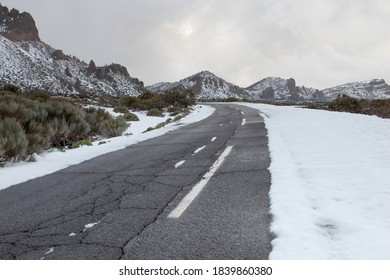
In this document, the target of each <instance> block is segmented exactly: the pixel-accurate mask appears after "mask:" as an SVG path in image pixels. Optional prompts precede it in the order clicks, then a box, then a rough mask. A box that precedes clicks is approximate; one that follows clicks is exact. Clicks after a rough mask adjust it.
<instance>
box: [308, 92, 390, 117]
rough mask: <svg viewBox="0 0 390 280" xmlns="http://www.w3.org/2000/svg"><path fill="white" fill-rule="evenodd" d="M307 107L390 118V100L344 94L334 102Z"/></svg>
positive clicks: (313, 104)
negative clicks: (368, 98)
mask: <svg viewBox="0 0 390 280" xmlns="http://www.w3.org/2000/svg"><path fill="white" fill-rule="evenodd" d="M305 107H306V108H309V109H320V110H329V111H337V112H349V113H357V114H365V115H375V116H378V117H381V118H390V99H375V100H366V99H356V98H353V97H350V96H348V95H345V94H342V95H339V96H338V97H337V98H336V99H335V100H333V101H330V102H321V103H312V104H309V105H306V106H305Z"/></svg>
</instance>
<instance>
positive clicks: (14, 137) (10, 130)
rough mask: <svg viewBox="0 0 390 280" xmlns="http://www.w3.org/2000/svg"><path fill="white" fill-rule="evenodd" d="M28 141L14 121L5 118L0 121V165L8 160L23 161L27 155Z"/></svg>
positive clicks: (20, 127)
mask: <svg viewBox="0 0 390 280" xmlns="http://www.w3.org/2000/svg"><path fill="white" fill-rule="evenodd" d="M27 147H28V140H27V137H26V134H25V133H24V131H23V128H22V126H21V125H20V124H19V123H18V122H17V120H16V119H11V118H6V119H3V120H1V121H0V163H1V162H6V161H9V160H14V161H18V160H21V159H24V158H25V156H26V154H27Z"/></svg>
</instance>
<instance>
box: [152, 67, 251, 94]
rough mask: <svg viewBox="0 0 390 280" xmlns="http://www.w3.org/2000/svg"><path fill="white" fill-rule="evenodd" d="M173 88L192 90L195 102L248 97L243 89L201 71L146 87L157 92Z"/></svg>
mask: <svg viewBox="0 0 390 280" xmlns="http://www.w3.org/2000/svg"><path fill="white" fill-rule="evenodd" d="M173 88H185V89H192V90H193V92H194V93H195V97H196V99H197V100H215V99H221V98H228V97H236V98H249V97H250V96H249V94H248V93H247V92H246V91H245V90H244V89H242V88H240V87H238V86H235V85H233V84H231V83H229V82H227V81H225V80H223V79H221V78H219V77H217V76H216V75H214V74H213V73H211V72H209V71H202V72H200V73H197V74H195V75H192V76H190V77H187V78H185V79H182V80H180V81H178V82H175V83H158V84H155V85H152V86H149V87H147V89H149V90H152V91H157V92H164V91H167V90H170V89H173Z"/></svg>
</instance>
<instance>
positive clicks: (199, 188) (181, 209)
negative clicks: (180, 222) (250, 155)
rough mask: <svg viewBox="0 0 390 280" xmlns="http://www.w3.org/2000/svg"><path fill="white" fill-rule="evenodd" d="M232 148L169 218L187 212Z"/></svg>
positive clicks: (223, 154) (222, 155) (229, 147)
mask: <svg viewBox="0 0 390 280" xmlns="http://www.w3.org/2000/svg"><path fill="white" fill-rule="evenodd" d="M232 148H233V147H232V146H228V147H226V149H225V150H224V151H223V153H222V154H221V155H220V156H219V158H218V159H217V160H216V161H215V162H214V164H213V166H211V168H210V170H209V171H208V172H207V173H206V174H205V175H204V176H203V179H202V180H200V181H199V183H197V184H196V185H195V186H194V187H193V188H192V190H191V191H190V192H189V193H188V194H187V195H186V196H185V197H184V198H183V199H182V201H180V203H179V205H177V206H176V208H175V209H173V210H172V212H171V213H170V214H169V215H168V218H175V219H178V218H180V216H181V215H182V214H183V213H184V211H186V209H187V208H188V206H190V204H191V203H192V201H194V199H195V198H196V197H197V196H198V195H199V193H200V192H201V191H202V190H203V188H204V187H205V186H206V185H207V183H208V181H209V180H210V179H211V177H213V175H214V173H215V172H216V171H217V170H218V168H219V167H220V166H221V164H222V163H223V162H224V160H225V158H226V157H227V156H228V155H229V153H230V151H231V150H232Z"/></svg>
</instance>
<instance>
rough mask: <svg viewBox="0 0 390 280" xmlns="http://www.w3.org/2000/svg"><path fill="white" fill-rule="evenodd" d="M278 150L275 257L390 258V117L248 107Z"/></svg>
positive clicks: (274, 155) (273, 152)
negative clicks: (259, 115) (258, 116)
mask: <svg viewBox="0 0 390 280" xmlns="http://www.w3.org/2000/svg"><path fill="white" fill-rule="evenodd" d="M245 105H247V106H249V107H252V108H256V109H258V110H259V111H260V112H261V113H262V114H263V116H264V119H265V124H266V127H267V129H268V133H269V135H268V137H269V148H270V153H271V166H270V172H271V175H272V185H271V191H270V199H271V213H272V215H273V221H272V224H271V230H272V232H274V233H275V234H276V238H275V239H274V240H273V241H272V245H273V250H272V252H271V255H270V258H271V259H390V120H388V119H381V118H378V117H375V116H364V115H358V114H349V113H338V112H327V111H317V110H309V109H301V108H293V107H279V106H270V105H259V104H245Z"/></svg>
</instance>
